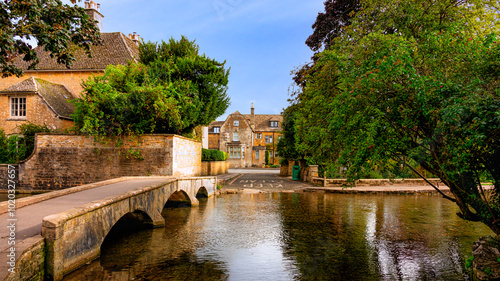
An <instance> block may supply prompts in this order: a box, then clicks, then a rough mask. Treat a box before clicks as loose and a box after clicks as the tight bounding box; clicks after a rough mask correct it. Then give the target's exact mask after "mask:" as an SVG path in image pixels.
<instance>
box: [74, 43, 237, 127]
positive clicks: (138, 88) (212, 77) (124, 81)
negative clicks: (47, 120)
mask: <svg viewBox="0 0 500 281" xmlns="http://www.w3.org/2000/svg"><path fill="white" fill-rule="evenodd" d="M139 51H140V54H139V55H140V60H141V63H129V64H128V65H121V66H109V67H108V68H107V69H106V71H105V73H104V76H102V77H93V78H91V79H89V80H88V81H86V82H85V90H84V95H83V97H82V98H81V99H79V100H77V101H76V102H75V114H74V115H73V118H74V121H75V125H76V129H77V131H79V132H82V133H86V134H92V135H123V134H144V133H175V134H190V133H191V132H192V131H193V130H194V128H195V127H196V126H199V125H209V124H210V122H212V121H213V120H215V119H216V118H217V117H218V116H220V115H222V114H223V113H224V112H225V110H226V109H227V107H228V106H229V98H228V96H227V94H226V91H227V83H228V76H229V70H226V69H224V65H225V62H223V63H220V62H217V61H216V60H213V59H210V58H208V57H206V56H205V55H200V54H199V47H198V46H197V45H196V44H195V42H194V41H189V40H188V39H186V38H185V37H182V39H181V40H179V41H176V40H174V39H170V40H169V42H168V43H167V42H162V43H160V44H158V43H152V42H148V43H141V45H140V47H139Z"/></svg>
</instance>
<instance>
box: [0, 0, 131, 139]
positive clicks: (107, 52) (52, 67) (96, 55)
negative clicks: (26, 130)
mask: <svg viewBox="0 0 500 281" xmlns="http://www.w3.org/2000/svg"><path fill="white" fill-rule="evenodd" d="M85 12H86V13H87V14H88V15H89V16H90V18H92V19H94V20H96V21H97V25H98V26H99V28H100V29H101V30H102V19H103V18H104V16H103V15H102V14H101V12H100V5H99V4H97V3H95V2H93V1H90V2H89V1H86V2H85ZM101 38H102V44H100V45H97V46H91V49H92V50H91V54H92V57H88V55H87V53H86V52H85V50H83V49H81V48H77V49H75V50H74V55H75V59H76V61H74V62H73V65H72V66H71V68H69V69H68V68H66V66H65V65H63V64H58V63H57V60H56V59H55V58H51V57H50V53H48V52H46V51H45V50H44V48H43V47H36V48H35V52H36V53H37V55H38V58H39V63H38V64H37V65H36V68H37V69H36V70H30V69H28V67H29V65H30V63H29V62H25V61H23V60H22V57H19V58H17V59H16V60H15V62H14V64H15V65H16V66H17V67H19V68H21V69H22V70H23V71H24V75H23V76H21V77H16V76H10V77H6V78H1V79H0V91H2V93H3V94H2V95H3V96H2V101H0V111H1V112H2V114H3V115H2V116H1V117H2V120H0V128H3V129H4V130H5V131H6V132H10V133H15V130H14V129H13V126H14V124H19V123H20V122H22V121H19V120H18V119H24V120H29V121H31V120H36V121H37V122H41V121H42V120H52V121H50V122H49V121H47V122H48V123H46V124H47V125H49V127H53V126H55V127H56V128H65V127H67V124H66V123H68V122H66V121H69V122H71V118H70V117H69V115H68V116H66V117H68V118H69V119H67V120H66V119H65V122H60V120H63V119H61V118H60V117H57V120H59V121H57V122H56V121H55V120H56V119H54V116H53V115H54V112H52V111H47V110H36V109H35V108H34V107H33V106H35V105H36V103H33V102H32V101H34V100H36V99H37V97H36V96H39V97H41V94H37V95H26V97H21V98H20V99H17V98H15V97H14V96H13V95H14V94H13V92H12V91H16V89H18V88H19V87H24V86H25V84H26V83H34V82H33V81H38V82H37V83H38V84H39V85H41V84H44V85H48V83H51V85H56V84H58V85H59V86H62V87H64V88H65V91H67V92H68V91H69V92H70V93H71V95H72V98H75V97H80V96H81V93H82V91H83V88H82V82H83V81H85V80H87V79H88V78H90V77H92V76H95V75H103V74H104V70H105V69H106V67H107V66H108V65H120V64H121V65H125V64H127V63H128V62H129V61H132V62H137V60H138V57H139V48H138V44H139V35H137V34H135V33H134V34H129V36H125V35H124V34H122V33H121V32H110V33H107V32H103V33H101ZM74 48H76V47H74ZM29 78H36V80H28V79H29ZM25 81H31V82H25ZM14 85H17V86H16V87H14V88H10V87H13V86H14ZM52 88H54V89H55V88H57V89H61V88H60V87H55V86H54V87H52ZM7 89H10V90H7ZM31 89H33V88H31ZM47 89H48V88H47ZM9 91H10V92H9ZM35 92H36V91H35ZM15 95H23V94H19V93H16V94H15ZM53 95H54V96H58V97H61V95H60V94H59V93H54V94H53ZM11 96H12V97H13V98H10V97H11ZM19 101H20V103H19ZM23 102H26V103H23ZM23 106H24V107H26V109H25V111H26V112H24V111H23V112H21V113H23V114H24V113H25V114H26V115H27V116H26V118H25V117H24V116H16V115H17V114H19V113H18V112H16V111H12V109H13V108H14V109H15V108H18V107H20V108H23ZM33 114H36V115H40V116H36V117H35V116H34V115H33ZM45 114H47V115H45ZM58 116H59V115H58ZM13 117H16V118H13ZM18 117H19V118H18ZM14 119H15V120H14ZM6 120H7V121H6ZM24 120H23V121H24ZM5 122H7V123H5ZM56 123H58V124H59V125H57V124H56ZM62 123H64V125H63V124H62ZM7 134H9V133H7Z"/></svg>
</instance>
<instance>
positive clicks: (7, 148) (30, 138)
mask: <svg viewBox="0 0 500 281" xmlns="http://www.w3.org/2000/svg"><path fill="white" fill-rule="evenodd" d="M19 129H20V130H21V135H22V137H21V136H17V135H12V136H9V137H7V136H6V135H5V132H4V131H3V130H2V129H0V163H3V164H17V163H19V161H21V160H24V159H26V158H27V157H29V156H30V155H31V153H33V150H34V146H35V133H41V132H46V133H47V132H50V130H49V128H48V127H47V126H40V125H35V124H32V123H27V124H23V125H21V126H19Z"/></svg>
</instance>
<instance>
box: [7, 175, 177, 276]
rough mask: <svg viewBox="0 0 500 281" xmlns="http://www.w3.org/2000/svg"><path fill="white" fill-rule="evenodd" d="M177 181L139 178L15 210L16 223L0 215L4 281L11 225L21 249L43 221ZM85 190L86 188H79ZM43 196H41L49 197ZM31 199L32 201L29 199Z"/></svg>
mask: <svg viewBox="0 0 500 281" xmlns="http://www.w3.org/2000/svg"><path fill="white" fill-rule="evenodd" d="M172 180H173V178H167V177H163V178H138V179H129V180H126V181H120V182H115V183H110V184H104V185H100V186H98V187H94V188H92V189H87V190H83V191H79V192H75V193H71V194H67V195H63V196H59V197H56V198H52V199H48V200H44V201H41V202H38V203H35V204H32V205H28V206H25V207H20V208H18V209H16V210H15V219H17V220H16V221H9V219H12V218H11V217H10V216H9V212H7V213H4V214H2V215H0V280H3V278H4V277H5V276H6V275H7V268H8V267H7V256H6V254H5V253H6V252H8V251H7V250H8V249H9V247H11V246H9V245H8V243H7V242H8V237H9V234H10V230H9V229H8V227H7V226H8V225H9V224H11V223H15V242H16V245H18V244H19V243H20V242H22V241H23V240H25V239H27V238H30V237H33V236H36V235H39V234H41V232H42V221H43V218H44V217H46V216H48V215H52V214H57V213H60V212H64V211H67V210H69V209H72V208H75V207H78V206H81V205H84V204H87V203H91V202H93V201H97V200H102V199H104V198H107V197H110V196H116V195H119V194H123V193H126V192H128V191H132V190H136V189H141V188H144V187H147V186H152V185H160V184H164V183H167V182H169V181H172ZM76 188H80V189H81V188H82V187H76ZM47 195H48V193H47V194H42V195H38V196H47ZM33 198H35V197H33ZM25 199H28V198H25ZM16 252H17V253H16V254H17V256H18V257H19V255H21V254H22V251H21V249H19V248H17V251H16Z"/></svg>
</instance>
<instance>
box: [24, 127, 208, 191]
mask: <svg viewBox="0 0 500 281" xmlns="http://www.w3.org/2000/svg"><path fill="white" fill-rule="evenodd" d="M200 174H201V143H200V142H197V141H194V140H190V139H187V138H184V137H180V136H176V135H143V136H140V137H137V136H135V137H129V138H120V139H118V138H113V139H106V140H103V141H102V142H96V141H94V138H93V137H88V136H77V135H53V134H37V137H36V148H35V152H34V153H33V154H32V155H31V156H30V157H29V158H28V159H27V160H25V161H23V162H21V163H20V164H19V184H18V189H36V190H54V189H62V188H67V187H72V186H78V185H83V184H88V183H93V182H97V181H103V180H107V179H112V178H118V177H124V176H198V175H200Z"/></svg>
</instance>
